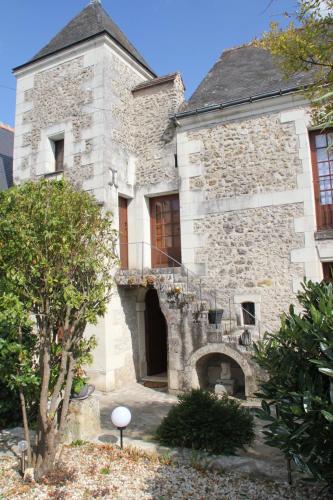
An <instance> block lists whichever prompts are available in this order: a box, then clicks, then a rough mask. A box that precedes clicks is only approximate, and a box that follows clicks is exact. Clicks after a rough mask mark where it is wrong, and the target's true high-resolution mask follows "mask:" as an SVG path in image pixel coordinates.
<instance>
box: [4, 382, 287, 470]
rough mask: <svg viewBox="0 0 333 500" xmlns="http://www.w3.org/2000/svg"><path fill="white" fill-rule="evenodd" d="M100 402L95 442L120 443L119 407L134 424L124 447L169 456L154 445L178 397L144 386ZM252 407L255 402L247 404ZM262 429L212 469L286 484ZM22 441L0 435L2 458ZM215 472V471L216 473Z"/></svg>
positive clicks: (9, 433)
mask: <svg viewBox="0 0 333 500" xmlns="http://www.w3.org/2000/svg"><path fill="white" fill-rule="evenodd" d="M95 396H97V397H98V399H99V402H100V415H101V434H100V435H98V436H94V437H92V441H94V442H99V443H101V442H104V443H119V431H118V430H117V429H115V428H114V426H113V424H112V423H111V418H110V416H111V412H112V410H113V409H114V408H116V407H117V406H126V407H128V408H129V409H130V410H131V413H132V421H131V423H130V425H129V426H128V428H127V429H126V431H125V435H124V444H125V445H131V446H136V447H139V448H141V449H144V450H146V451H148V452H149V451H150V452H155V451H157V452H159V453H162V454H163V453H167V454H169V453H170V450H169V449H167V448H164V447H160V446H159V445H158V443H156V442H154V441H153V436H154V433H155V430H156V428H157V427H158V425H159V424H160V422H161V420H162V419H163V417H164V416H165V415H166V414H167V413H168V411H169V409H170V408H171V407H172V405H174V404H175V403H176V402H177V397H176V396H172V395H170V394H167V393H166V392H163V391H162V390H157V389H151V388H148V387H144V386H143V385H141V384H133V385H131V386H128V387H125V388H122V389H119V390H117V391H113V392H111V393H108V394H106V393H98V392H97V393H95ZM245 404H246V406H253V405H254V404H253V402H246V403H245ZM262 431H263V425H262V423H261V422H259V421H257V424H256V438H255V441H254V443H253V445H252V446H251V447H250V448H247V449H246V450H239V451H238V453H237V455H238V456H235V457H217V458H214V457H212V460H213V461H212V463H211V467H212V468H213V469H214V470H215V469H216V470H232V471H239V472H243V473H253V474H254V475H255V476H258V475H262V476H263V477H267V478H273V479H274V478H275V479H278V480H281V479H282V480H285V477H286V464H285V460H284V458H283V456H282V455H281V454H280V453H279V452H278V451H277V450H276V449H274V448H271V447H269V446H266V445H265V444H264V442H263V433H262ZM22 438H23V432H22V429H19V428H18V429H10V430H5V431H2V432H0V457H1V455H13V454H14V455H16V456H17V442H18V441H19V440H20V439H22ZM174 453H176V455H177V454H179V453H181V454H182V455H183V456H187V455H188V456H189V457H190V455H191V452H190V450H173V451H172V454H174ZM213 469H212V470H213Z"/></svg>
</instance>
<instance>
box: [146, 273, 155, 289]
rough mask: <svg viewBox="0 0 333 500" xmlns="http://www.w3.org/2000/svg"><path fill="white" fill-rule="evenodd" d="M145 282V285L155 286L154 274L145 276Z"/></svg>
mask: <svg viewBox="0 0 333 500" xmlns="http://www.w3.org/2000/svg"><path fill="white" fill-rule="evenodd" d="M146 283H147V287H149V288H153V287H154V286H155V283H156V276H154V275H153V274H149V275H148V276H147V277H146Z"/></svg>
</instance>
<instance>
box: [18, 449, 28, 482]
mask: <svg viewBox="0 0 333 500" xmlns="http://www.w3.org/2000/svg"><path fill="white" fill-rule="evenodd" d="M17 447H18V449H19V451H20V452H21V472H22V474H24V472H25V453H26V451H27V449H28V443H27V442H26V441H19V442H18V443H17Z"/></svg>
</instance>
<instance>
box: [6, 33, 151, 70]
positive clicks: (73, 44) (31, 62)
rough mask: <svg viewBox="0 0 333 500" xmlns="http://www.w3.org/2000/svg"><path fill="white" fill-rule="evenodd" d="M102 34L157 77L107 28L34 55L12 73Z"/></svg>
mask: <svg viewBox="0 0 333 500" xmlns="http://www.w3.org/2000/svg"><path fill="white" fill-rule="evenodd" d="M102 35H107V36H108V37H109V38H111V40H113V42H114V43H116V44H117V45H118V46H119V47H121V48H122V50H124V51H125V52H126V54H127V55H129V56H130V57H132V58H133V59H134V60H135V61H136V62H137V64H139V65H140V66H142V67H143V68H144V69H145V70H146V71H148V72H149V73H150V74H151V75H152V76H153V77H154V78H156V77H157V75H156V73H154V72H153V70H152V69H150V68H149V67H148V66H146V65H145V64H143V63H142V62H141V61H140V60H139V59H138V58H137V57H135V56H134V55H133V54H131V52H130V51H129V50H127V49H126V47H124V46H123V45H122V44H121V43H120V42H119V41H118V40H116V39H115V38H114V37H113V36H112V35H110V33H109V32H108V31H107V30H103V31H100V32H98V33H95V34H94V35H91V36H88V37H86V38H83V39H82V40H79V41H78V42H74V43H71V44H69V45H66V46H65V47H61V49H58V50H54V51H53V52H50V53H48V54H45V55H42V56H40V57H36V58H35V59H31V60H30V61H28V62H26V63H24V64H21V65H20V66H16V67H15V68H13V70H12V71H13V73H16V71H20V70H21V69H24V68H27V67H28V66H30V65H32V64H35V63H36V62H40V61H42V60H44V59H46V58H47V57H50V56H53V55H55V54H59V53H60V52H62V51H63V50H67V49H71V48H73V47H76V46H78V45H80V44H81V43H83V42H87V41H89V40H93V39H94V38H97V37H99V36H102Z"/></svg>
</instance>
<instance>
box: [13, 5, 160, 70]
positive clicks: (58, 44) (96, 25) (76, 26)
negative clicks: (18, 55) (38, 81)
mask: <svg viewBox="0 0 333 500" xmlns="http://www.w3.org/2000/svg"><path fill="white" fill-rule="evenodd" d="M102 34H107V35H109V36H110V38H112V40H114V41H115V42H116V43H117V44H118V45H119V46H120V47H122V48H123V49H124V50H125V51H126V52H127V53H128V54H130V55H131V56H132V57H133V58H134V59H135V60H136V61H137V62H139V63H140V64H141V65H142V66H143V67H144V68H145V69H147V70H148V71H149V72H150V73H151V74H152V75H153V76H156V75H155V73H154V71H153V70H152V69H151V68H150V67H149V65H148V63H147V62H146V61H145V59H144V58H143V57H142V55H141V54H140V53H139V52H138V51H137V50H136V48H135V47H134V46H133V45H132V44H131V42H130V41H129V40H128V39H127V37H126V36H125V35H124V33H123V32H122V31H121V30H120V29H119V28H118V26H117V25H116V24H115V23H114V22H113V21H112V19H111V18H110V16H109V15H108V14H107V12H106V11H105V10H104V9H103V7H102V6H101V4H100V3H99V2H97V1H95V2H93V3H91V4H89V5H88V6H87V7H86V8H85V9H83V10H82V11H81V12H80V13H79V14H78V15H77V16H76V17H74V19H72V21H70V22H69V23H68V24H67V25H66V26H65V28H64V29H63V30H61V31H60V32H59V33H58V34H57V35H56V36H55V37H54V38H52V40H51V41H50V42H49V43H48V44H47V45H46V46H45V47H43V48H42V49H41V50H40V51H39V52H38V53H37V54H36V55H35V56H34V57H33V58H32V59H30V61H28V62H27V63H25V64H23V65H21V66H18V67H17V68H15V69H20V68H22V67H24V66H27V65H28V64H31V63H33V62H35V61H38V60H40V59H43V58H45V57H47V56H50V55H51V54H55V53H56V52H59V51H61V50H63V49H66V48H68V47H72V46H73V45H77V44H78V43H81V42H83V41H85V40H88V39H90V38H94V37H96V36H99V35H102Z"/></svg>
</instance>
